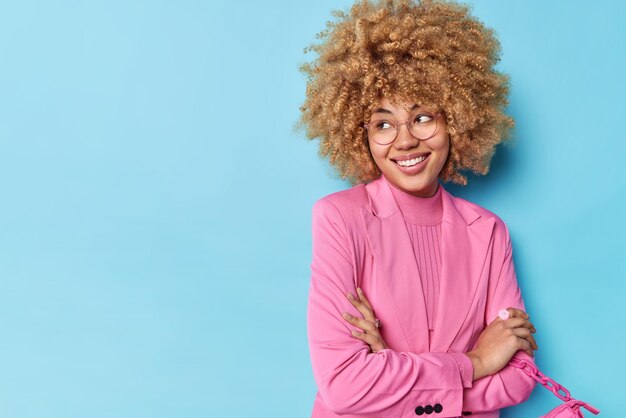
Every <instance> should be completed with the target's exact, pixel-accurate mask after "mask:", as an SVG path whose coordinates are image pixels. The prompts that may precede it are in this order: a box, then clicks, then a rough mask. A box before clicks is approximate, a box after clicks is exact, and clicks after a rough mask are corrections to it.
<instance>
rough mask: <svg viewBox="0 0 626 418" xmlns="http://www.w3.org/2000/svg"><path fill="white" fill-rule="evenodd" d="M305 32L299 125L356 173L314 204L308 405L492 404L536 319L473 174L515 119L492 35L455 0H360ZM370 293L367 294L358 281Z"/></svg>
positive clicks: (369, 411) (517, 375) (473, 410)
mask: <svg viewBox="0 0 626 418" xmlns="http://www.w3.org/2000/svg"><path fill="white" fill-rule="evenodd" d="M336 16H337V18H338V19H337V21H335V22H332V23H329V24H328V29H327V30H326V31H325V32H323V33H322V34H321V35H320V38H321V39H322V43H321V44H318V45H314V46H312V47H310V48H309V49H310V50H314V51H316V52H317V53H318V54H319V56H318V58H317V59H316V61H314V62H313V63H310V64H307V65H304V66H303V71H304V72H305V73H307V74H308V76H309V80H308V86H307V96H306V100H305V103H304V105H303V106H302V109H301V110H302V121H301V122H302V125H303V126H304V127H306V129H307V134H308V137H309V138H311V139H312V138H320V140H321V141H320V154H321V155H322V156H324V157H328V158H329V160H330V163H331V164H332V165H334V166H335V167H336V168H337V170H338V172H339V173H340V175H341V176H342V177H343V178H346V179H349V180H350V181H351V183H352V184H353V187H352V188H350V189H348V190H344V191H340V192H336V193H333V194H330V195H328V196H326V197H324V198H322V199H320V200H318V201H317V202H316V203H315V205H314V207H313V222H312V224H313V225H312V228H313V229H312V231H313V259H312V264H311V271H312V276H311V287H310V293H309V304H308V317H307V318H308V336H309V345H310V353H311V361H312V366H313V373H314V376H315V379H316V382H317V384H318V388H319V391H318V393H317V397H316V399H315V404H314V407H313V417H315V418H321V417H337V416H343V417H366V416H367V417H413V416H416V415H417V416H419V415H430V414H434V415H436V416H439V417H458V416H465V415H472V416H476V417H482V418H486V417H489V418H491V417H498V416H499V410H500V408H503V407H506V406H509V405H514V404H517V403H520V402H522V401H524V400H526V399H527V398H528V397H529V396H530V392H531V391H532V389H533V387H534V381H533V380H532V379H531V378H530V377H528V376H527V375H526V374H524V373H523V372H522V371H521V370H519V369H517V368H515V367H512V366H509V365H507V363H508V362H509V360H510V359H511V358H512V357H514V356H516V357H519V358H523V359H526V360H529V361H531V362H532V358H533V351H534V350H536V349H537V345H536V342H535V340H534V338H533V335H532V334H533V333H534V332H535V329H534V326H533V325H532V323H531V322H530V321H529V317H528V315H527V314H526V313H525V312H524V303H523V300H522V298H521V294H520V290H519V287H518V285H517V280H516V276H515V270H514V266H513V258H512V249H511V240H510V237H509V233H508V230H507V227H506V225H505V224H504V222H503V221H502V220H501V219H500V218H499V217H498V216H497V215H495V214H494V213H492V212H490V211H488V210H487V209H484V208H482V207H480V206H478V205H475V204H473V203H470V202H468V201H466V200H464V199H460V198H457V197H454V196H452V195H451V194H450V193H449V192H448V191H446V190H445V188H444V187H443V186H442V185H441V184H440V182H439V179H441V180H442V181H444V182H445V181H452V182H456V183H460V184H466V183H467V179H466V177H465V176H464V175H463V174H462V173H461V171H462V170H471V171H473V172H476V173H481V174H486V173H487V172H488V169H489V162H490V159H491V157H492V155H493V153H494V148H495V146H496V145H497V144H498V143H500V142H501V141H502V140H503V138H506V136H507V134H508V131H509V130H510V128H511V127H512V125H513V121H512V120H511V118H509V117H508V116H506V115H505V114H504V113H503V108H504V107H505V106H506V103H507V99H506V96H507V93H508V87H507V78H506V76H504V75H502V74H500V73H498V72H497V71H495V70H494V68H493V67H494V65H495V63H496V62H497V60H498V53H499V44H498V42H497V40H496V39H495V38H494V36H493V33H492V32H491V31H490V30H489V29H487V28H485V27H484V26H483V25H482V24H481V23H480V22H479V21H478V20H476V19H475V18H473V17H471V16H470V15H469V12H468V9H467V7H465V6H461V5H457V4H454V3H448V2H442V1H423V2H421V3H419V4H416V3H413V2H411V1H386V2H384V3H383V4H377V3H370V2H369V1H363V2H360V3H358V4H356V5H354V6H353V7H352V9H351V11H350V13H347V14H344V13H340V12H338V13H336ZM366 295H367V296H366Z"/></svg>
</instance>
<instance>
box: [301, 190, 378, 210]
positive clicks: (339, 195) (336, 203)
mask: <svg viewBox="0 0 626 418" xmlns="http://www.w3.org/2000/svg"><path fill="white" fill-rule="evenodd" d="M367 203H368V199H367V193H366V191H365V185H364V184H357V185H355V186H353V187H351V188H349V189H346V190H340V191H337V192H333V193H330V194H327V195H326V196H323V197H321V198H319V199H318V200H317V201H316V202H315V204H314V205H313V210H314V211H315V210H324V209H327V208H329V207H330V208H332V207H334V208H335V210H337V211H339V212H342V213H344V212H350V211H352V210H355V209H360V208H362V207H365V206H366V205H367ZM327 210H328V209H327Z"/></svg>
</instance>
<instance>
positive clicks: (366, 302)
mask: <svg viewBox="0 0 626 418" xmlns="http://www.w3.org/2000/svg"><path fill="white" fill-rule="evenodd" d="M356 291H357V293H358V294H359V298H360V299H361V302H363V303H364V304H365V306H367V308H368V309H369V310H370V311H372V313H374V308H372V305H371V304H370V302H369V300H367V298H366V297H365V293H363V289H361V288H360V287H357V288H356Z"/></svg>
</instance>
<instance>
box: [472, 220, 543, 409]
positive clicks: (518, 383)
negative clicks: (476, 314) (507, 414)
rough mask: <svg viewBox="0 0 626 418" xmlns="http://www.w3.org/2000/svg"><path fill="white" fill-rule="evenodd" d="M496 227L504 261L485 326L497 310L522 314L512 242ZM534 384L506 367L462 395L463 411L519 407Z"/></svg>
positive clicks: (490, 294)
mask: <svg viewBox="0 0 626 418" xmlns="http://www.w3.org/2000/svg"><path fill="white" fill-rule="evenodd" d="M499 223H500V227H501V228H503V230H504V239H505V245H504V246H503V247H504V248H505V250H504V259H503V260H504V261H503V263H502V266H501V268H500V273H499V275H498V279H497V280H496V281H495V282H494V284H493V285H492V286H490V289H489V292H488V297H487V309H486V317H485V321H486V322H485V325H487V324H489V323H491V321H493V320H494V319H495V318H496V317H497V316H498V311H499V310H500V309H506V308H509V307H512V308H518V309H522V310H524V311H525V308H524V301H523V300H522V295H521V291H520V288H519V286H518V283H517V278H516V275H515V267H514V265H513V249H512V246H511V238H510V236H509V232H508V229H507V227H506V225H505V224H504V222H502V221H499ZM500 259H502V258H501V257H500ZM515 357H517V358H519V359H520V360H526V361H529V362H531V363H532V364H534V360H533V358H532V357H530V356H529V355H528V354H526V353H525V352H524V351H518V352H517V353H516V354H515ZM535 384H536V381H535V380H534V379H532V378H531V377H530V376H528V375H527V374H526V373H524V372H523V371H522V370H520V369H519V368H517V367H514V366H511V365H507V366H505V367H504V368H503V369H502V370H500V371H499V372H498V373H495V374H493V375H490V376H485V377H483V378H481V379H478V380H476V381H475V382H473V385H472V387H471V388H469V389H466V390H465V391H464V392H463V410H464V411H469V412H473V413H476V412H484V411H493V410H498V409H500V408H504V407H507V406H511V405H516V404H519V403H521V402H524V401H526V400H527V399H528V398H529V397H530V394H531V392H532V390H533V388H534V387H535Z"/></svg>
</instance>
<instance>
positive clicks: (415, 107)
mask: <svg viewBox="0 0 626 418" xmlns="http://www.w3.org/2000/svg"><path fill="white" fill-rule="evenodd" d="M418 107H420V105H418V104H414V105H413V106H411V109H409V112H412V111H414V110H415V109H417V108H418ZM372 113H388V114H390V115H393V112H392V111H391V110H389V109H385V108H384V107H378V108H376V109H374V111H373V112H372Z"/></svg>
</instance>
